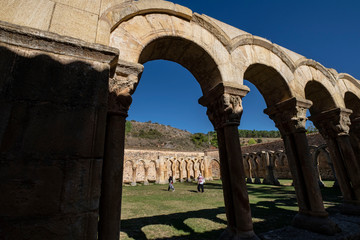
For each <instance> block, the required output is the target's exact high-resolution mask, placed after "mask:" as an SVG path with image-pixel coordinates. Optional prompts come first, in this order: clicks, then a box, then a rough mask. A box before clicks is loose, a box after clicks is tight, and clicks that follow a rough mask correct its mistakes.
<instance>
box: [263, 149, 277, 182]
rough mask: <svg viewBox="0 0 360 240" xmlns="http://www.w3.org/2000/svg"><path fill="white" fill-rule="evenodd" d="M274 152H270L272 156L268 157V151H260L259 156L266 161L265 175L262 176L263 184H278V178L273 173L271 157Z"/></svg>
mask: <svg viewBox="0 0 360 240" xmlns="http://www.w3.org/2000/svg"><path fill="white" fill-rule="evenodd" d="M273 155H274V152H272V156H271V157H270V154H269V152H265V151H262V152H261V158H262V161H264V162H265V163H266V175H265V177H264V181H263V183H264V184H270V185H276V186H280V182H279V180H277V178H276V177H275V175H274V168H275V166H274V165H275V164H274V159H273Z"/></svg>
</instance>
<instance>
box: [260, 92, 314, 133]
mask: <svg viewBox="0 0 360 240" xmlns="http://www.w3.org/2000/svg"><path fill="white" fill-rule="evenodd" d="M311 105H312V102H311V101H309V100H306V99H297V98H291V99H288V100H286V101H283V102H280V103H278V104H275V105H274V106H271V107H269V108H267V109H265V110H264V113H265V114H267V115H268V116H269V117H270V118H271V119H272V120H273V121H274V122H275V125H276V127H277V128H278V129H279V131H280V133H281V135H283V136H284V135H289V134H291V133H295V132H306V129H305V124H306V120H307V118H306V110H307V109H309V108H310V107H311Z"/></svg>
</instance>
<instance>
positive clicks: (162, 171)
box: [157, 157, 167, 184]
mask: <svg viewBox="0 0 360 240" xmlns="http://www.w3.org/2000/svg"><path fill="white" fill-rule="evenodd" d="M157 164H158V173H157V174H159V177H158V178H159V182H158V183H159V184H165V183H167V176H166V172H167V170H166V167H167V166H166V165H165V161H164V158H163V157H159V158H158V160H157Z"/></svg>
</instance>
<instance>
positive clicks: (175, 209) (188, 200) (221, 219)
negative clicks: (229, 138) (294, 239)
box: [120, 180, 341, 240]
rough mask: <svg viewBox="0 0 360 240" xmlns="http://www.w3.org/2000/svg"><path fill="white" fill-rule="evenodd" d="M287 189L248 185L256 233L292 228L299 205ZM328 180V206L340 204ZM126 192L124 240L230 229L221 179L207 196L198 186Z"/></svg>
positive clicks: (209, 234) (213, 235)
mask: <svg viewBox="0 0 360 240" xmlns="http://www.w3.org/2000/svg"><path fill="white" fill-rule="evenodd" d="M280 182H281V184H282V185H283V186H269V185H262V184H261V185H257V184H248V185H247V187H248V192H249V198H250V205H251V211H252V216H253V222H254V230H255V232H256V233H262V232H266V231H269V230H271V229H276V228H280V227H283V226H286V225H289V224H290V222H291V219H292V218H293V216H294V215H295V214H296V213H297V210H298V207H297V204H296V197H295V192H294V188H293V187H291V186H290V183H291V181H290V180H281V181H280ZM332 184H333V183H332V182H325V185H326V186H327V188H324V189H323V190H322V193H323V198H324V203H325V207H330V208H331V207H333V206H334V205H336V204H338V203H339V202H341V197H340V196H341V194H340V191H339V190H338V189H334V188H331V186H332ZM174 186H175V192H171V191H170V192H168V191H167V185H149V186H136V187H127V186H126V187H124V188H123V203H122V213H121V218H122V221H121V229H122V232H121V236H120V238H121V239H122V240H123V239H126V240H129V239H136V240H141V239H157V240H160V239H207V240H209V239H218V237H219V235H220V234H221V233H222V232H223V230H224V229H225V227H226V217H225V208H224V200H223V193H222V187H221V182H220V181H211V182H206V184H205V192H204V193H197V192H196V184H195V183H175V184H174Z"/></svg>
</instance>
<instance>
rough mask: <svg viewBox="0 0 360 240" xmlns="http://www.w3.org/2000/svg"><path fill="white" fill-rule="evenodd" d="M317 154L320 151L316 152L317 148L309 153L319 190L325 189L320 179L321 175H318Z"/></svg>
mask: <svg viewBox="0 0 360 240" xmlns="http://www.w3.org/2000/svg"><path fill="white" fill-rule="evenodd" d="M319 153H320V151H318V147H313V149H312V151H311V157H312V158H313V164H314V168H315V171H316V177H317V180H318V183H319V186H320V188H323V187H325V184H324V182H323V181H322V178H321V174H320V169H319V160H318V159H319Z"/></svg>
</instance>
